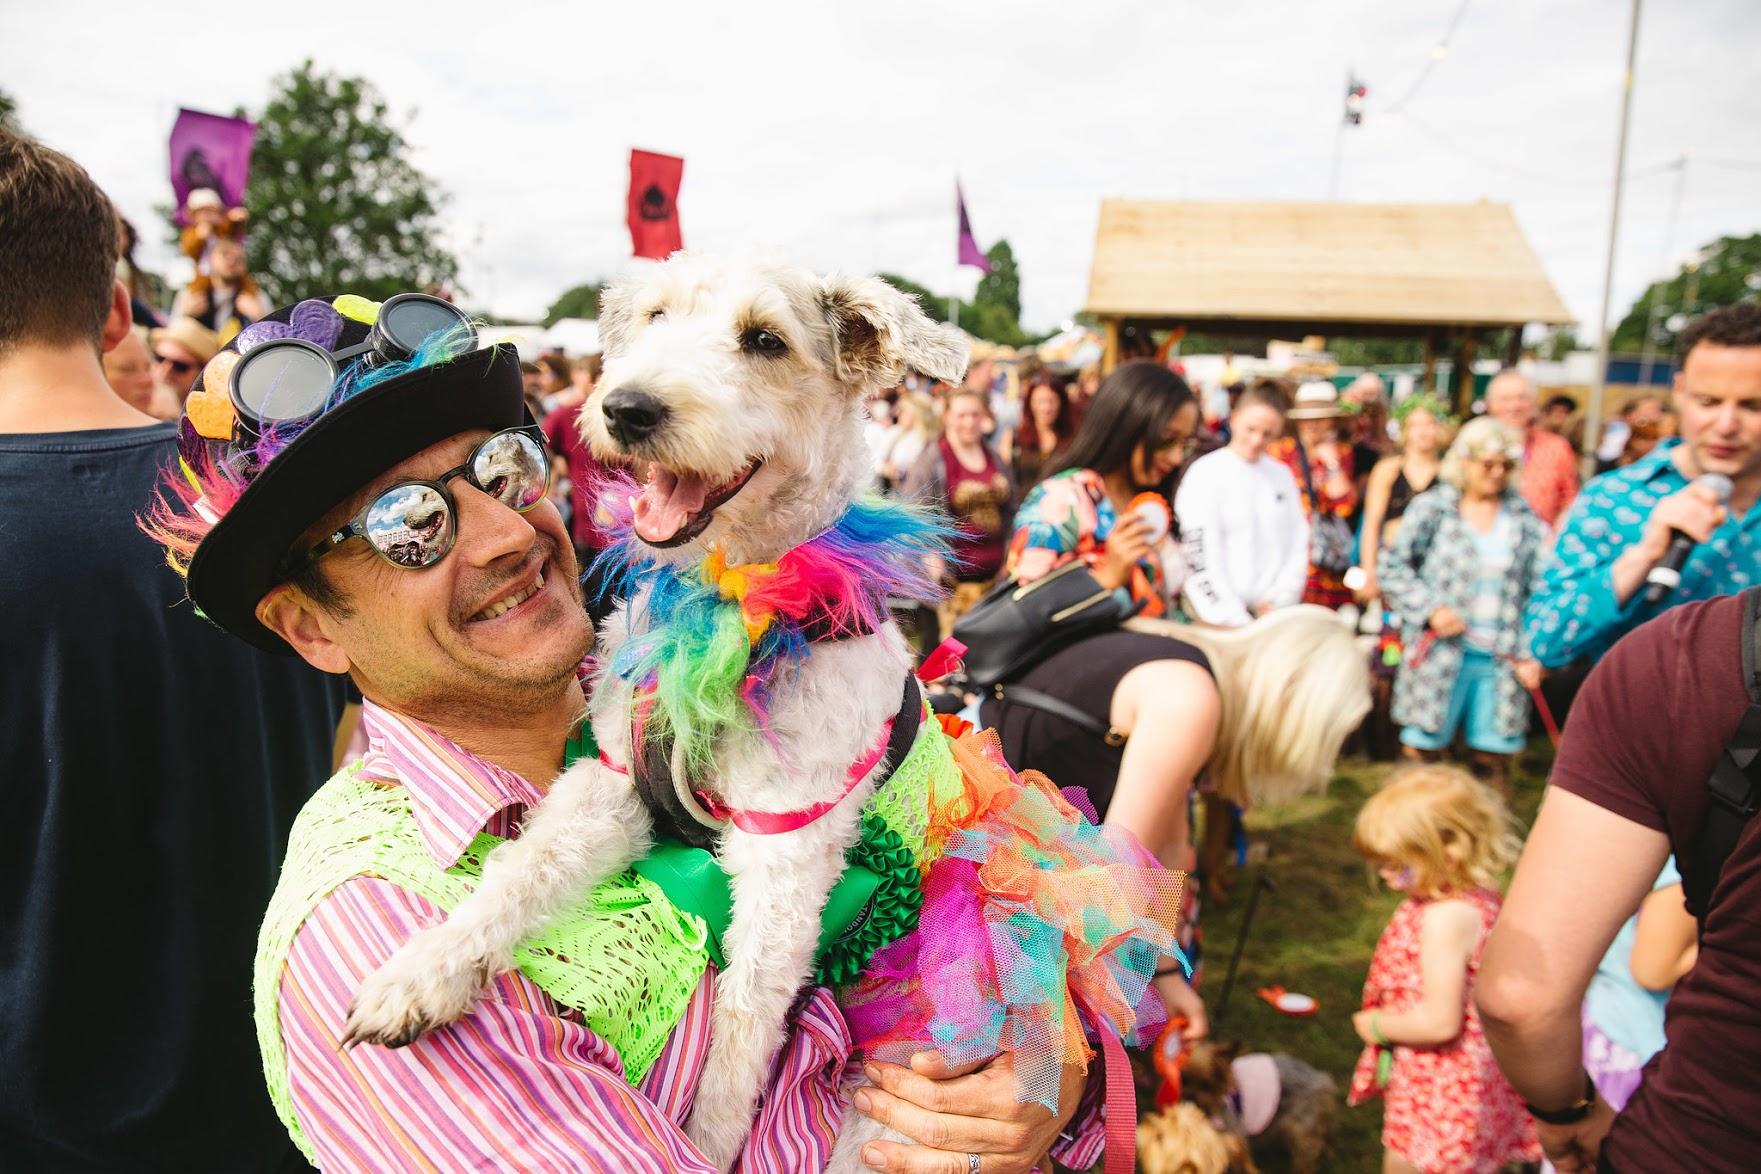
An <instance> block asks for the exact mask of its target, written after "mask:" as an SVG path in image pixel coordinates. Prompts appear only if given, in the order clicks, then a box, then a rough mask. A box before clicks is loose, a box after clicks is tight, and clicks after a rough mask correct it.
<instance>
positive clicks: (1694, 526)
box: [1639, 485, 1728, 564]
mask: <svg viewBox="0 0 1761 1174" xmlns="http://www.w3.org/2000/svg"><path fill="white" fill-rule="evenodd" d="M1727 512H1728V511H1726V510H1725V508H1724V507H1723V506H1722V505H1719V504H1718V495H1717V494H1715V493H1713V492H1712V491H1711V490H1710V489H1708V488H1706V487H1705V486H1704V485H1690V486H1688V487H1687V488H1686V489H1683V490H1681V491H1680V492H1677V493H1672V494H1670V495H1669V496H1668V497H1666V498H1664V499H1663V500H1662V501H1660V502H1658V503H1657V504H1656V505H1655V506H1653V507H1651V517H1650V518H1649V520H1647V521H1646V522H1645V533H1644V536H1643V537H1642V538H1641V539H1640V540H1639V542H1640V546H1641V547H1642V548H1643V549H1644V551H1645V553H1646V554H1647V555H1649V556H1650V559H1651V562H1652V563H1653V564H1655V563H1657V562H1658V561H1660V560H1661V559H1662V558H1663V556H1664V555H1666V554H1668V553H1669V543H1670V537H1671V535H1670V531H1671V530H1680V531H1681V532H1682V533H1683V534H1686V535H1687V536H1688V537H1689V538H1692V539H1693V540H1694V541H1695V542H1705V541H1706V540H1707V539H1708V538H1711V537H1712V531H1714V530H1716V529H1718V528H1719V527H1720V526H1722V525H1723V524H1724V519H1725V517H1726V515H1727Z"/></svg>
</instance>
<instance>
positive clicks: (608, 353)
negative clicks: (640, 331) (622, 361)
mask: <svg viewBox="0 0 1761 1174" xmlns="http://www.w3.org/2000/svg"><path fill="white" fill-rule="evenodd" d="M630 298H631V292H630V287H629V286H626V285H608V286H606V287H604V288H603V289H601V290H600V291H599V349H600V352H601V356H602V358H606V359H615V358H617V356H618V354H619V352H621V351H622V350H623V349H624V344H625V343H627V342H629V340H630Z"/></svg>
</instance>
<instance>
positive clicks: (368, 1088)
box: [278, 878, 713, 1174]
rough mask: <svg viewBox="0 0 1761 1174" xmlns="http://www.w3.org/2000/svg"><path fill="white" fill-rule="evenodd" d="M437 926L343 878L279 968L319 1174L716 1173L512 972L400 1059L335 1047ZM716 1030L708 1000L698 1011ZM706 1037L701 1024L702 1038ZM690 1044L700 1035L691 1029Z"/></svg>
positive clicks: (610, 1062) (607, 1057)
mask: <svg viewBox="0 0 1761 1174" xmlns="http://www.w3.org/2000/svg"><path fill="white" fill-rule="evenodd" d="M443 919H444V915H443V914H442V913H441V911H440V910H439V909H437V908H436V907H435V906H434V905H432V904H431V903H429V902H427V901H425V900H423V899H422V898H420V897H417V896H415V895H413V894H411V893H408V892H406V891H405V890H403V889H400V888H398V887H397V886H396V885H393V884H391V883H390V882H388V881H384V880H378V879H374V878H358V879H356V880H352V881H348V882H346V883H345V884H343V885H341V886H339V887H338V888H337V889H335V890H333V891H332V893H331V894H330V895H329V896H328V897H326V898H325V899H324V900H323V901H321V902H319V904H318V906H317V907H316V908H315V909H314V910H313V911H312V914H311V916H309V917H308V918H307V919H306V922H305V924H304V925H303V926H302V927H301V929H300V931H299V933H298V934H297V935H296V936H295V938H294V942H293V945H292V947H291V948H290V950H289V951H288V956H287V962H286V964H285V965H284V967H283V969H282V976H281V985H280V997H279V999H278V1016H279V1025H280V1028H281V1037H282V1042H283V1045H284V1048H285V1050H286V1057H287V1084H288V1091H289V1095H290V1098H291V1101H292V1104H293V1108H294V1114H295V1117H296V1119H297V1120H298V1122H299V1125H300V1129H301V1132H302V1133H304V1135H305V1136H306V1138H307V1140H308V1141H309V1142H310V1143H311V1144H312V1145H313V1147H314V1148H315V1149H316V1151H317V1155H318V1160H319V1165H320V1166H322V1167H324V1168H326V1169H337V1170H359V1169H369V1170H375V1171H403V1170H410V1171H417V1170H420V1171H429V1170H433V1169H434V1168H435V1165H436V1163H438V1164H439V1165H440V1166H441V1167H442V1168H446V1169H456V1170H469V1169H528V1170H530V1169H542V1168H548V1167H551V1166H554V1165H557V1164H559V1163H560V1164H562V1165H565V1166H567V1167H568V1168H570V1169H572V1170H585V1171H603V1172H604V1174H623V1172H625V1171H629V1170H636V1169H654V1168H665V1169H667V1170H682V1171H691V1172H694V1174H711V1171H712V1170H713V1167H711V1166H710V1165H709V1164H708V1163H707V1162H706V1161H705V1160H704V1159H703V1156H702V1155H701V1154H700V1153H699V1152H698V1151H697V1148H696V1147H695V1146H694V1145H692V1143H691V1142H690V1140H689V1139H688V1138H686V1137H685V1135H684V1132H683V1130H681V1129H680V1128H679V1126H677V1125H676V1124H674V1122H673V1120H672V1118H671V1117H669V1116H668V1115H667V1114H666V1113H664V1112H662V1111H661V1110H660V1109H659V1108H658V1107H657V1106H656V1105H655V1103H654V1102H653V1101H651V1100H650V1099H649V1097H648V1096H645V1095H644V1094H643V1093H642V1092H639V1091H637V1090H636V1089H633V1088H631V1087H630V1085H629V1084H628V1082H626V1081H625V1079H624V1076H623V1069H622V1065H621V1062H620V1061H619V1059H618V1056H617V1053H616V1052H615V1051H614V1050H613V1049H612V1048H611V1046H610V1045H609V1044H607V1043H606V1042H605V1041H604V1040H603V1039H601V1038H600V1037H599V1036H598V1035H596V1034H595V1033H594V1032H592V1031H590V1030H589V1029H588V1028H586V1027H585V1026H582V1025H581V1024H579V1023H576V1022H573V1021H571V1020H569V1019H565V1018H563V1017H562V1016H560V1015H559V1014H557V1012H556V1010H555V1009H554V1006H553V1005H552V1004H551V1002H550V999H549V997H548V996H547V995H545V994H544V992H543V991H541V990H540V989H539V988H538V987H537V986H536V985H534V984H533V983H532V982H531V980H530V979H528V978H526V977H525V976H524V975H523V974H521V973H520V972H519V971H510V972H508V973H506V974H502V975H500V976H498V977H497V978H496V979H495V980H494V982H493V983H491V985H490V987H489V990H488V992H487V993H486V994H485V996H484V997H483V999H482V1000H481V1001H479V1002H478V1003H477V1005H476V1006H475V1007H474V1008H473V1009H472V1011H471V1013H470V1014H469V1015H467V1016H465V1017H464V1018H463V1019H461V1020H459V1021H457V1022H456V1023H451V1024H448V1025H447V1026H445V1027H440V1028H436V1029H434V1030H433V1031H430V1032H428V1033H427V1034H425V1035H423V1036H422V1037H421V1038H420V1039H418V1040H417V1041H416V1042H415V1043H413V1044H410V1045H409V1046H407V1047H402V1048H386V1047H380V1046H378V1045H375V1044H360V1045H357V1046H354V1047H351V1048H344V1047H343V1046H342V1038H343V1034H344V1024H345V1023H346V1022H347V1019H348V1008H349V1003H350V1001H351V1000H352V999H353V997H354V994H355V991H356V990H358V989H359V987H360V984H361V980H363V979H364V978H366V976H367V975H369V974H371V973H372V972H373V971H374V970H375V969H377V968H378V967H379V966H380V965H381V964H382V963H383V962H384V961H385V960H386V959H388V958H389V957H390V956H391V954H392V953H393V952H394V951H395V950H396V949H397V947H398V946H399V945H401V944H402V943H403V942H404V941H405V940H407V939H408V938H409V937H410V936H411V935H413V934H414V933H416V932H417V931H418V930H420V929H422V928H424V927H426V926H428V925H433V924H436V923H438V922H440V921H441V920H443ZM693 1012H694V1013H696V1014H697V1015H699V1016H701V1017H703V1020H704V1024H706V1023H707V1016H708V1014H709V1000H708V998H707V997H699V998H697V999H694V1000H693V1003H692V1005H691V1010H688V1011H687V1019H689V1017H690V1015H691V1014H692V1013H693ZM700 1026H702V1025H700ZM680 1030H684V1031H686V1032H687V1033H688V1034H689V1033H691V1031H692V1030H693V1029H692V1028H691V1027H690V1026H689V1025H682V1026H681V1029H680Z"/></svg>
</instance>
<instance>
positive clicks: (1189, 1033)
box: [1156, 973, 1211, 1041]
mask: <svg viewBox="0 0 1761 1174" xmlns="http://www.w3.org/2000/svg"><path fill="white" fill-rule="evenodd" d="M1156 993H1157V994H1159V995H1161V996H1162V1005H1163V1006H1164V1007H1166V1008H1168V1018H1169V1019H1184V1020H1186V1026H1185V1027H1183V1028H1181V1029H1180V1036H1181V1038H1182V1039H1185V1040H1188V1041H1191V1040H1195V1039H1203V1038H1205V1036H1207V1035H1209V1034H1210V1031H1211V1021H1210V1019H1209V1018H1207V1017H1206V1015H1205V1001H1204V1000H1203V999H1201V998H1199V994H1198V992H1197V991H1195V990H1193V989H1192V984H1191V983H1189V982H1187V981H1186V976H1185V975H1184V974H1179V973H1174V974H1163V975H1159V976H1158V977H1157V978H1156Z"/></svg>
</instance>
